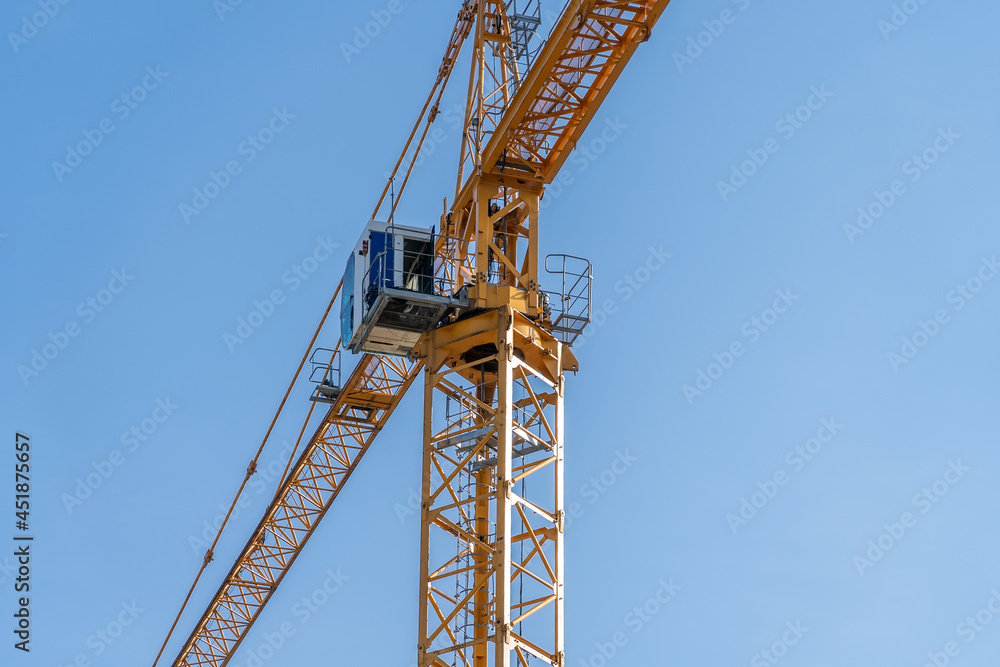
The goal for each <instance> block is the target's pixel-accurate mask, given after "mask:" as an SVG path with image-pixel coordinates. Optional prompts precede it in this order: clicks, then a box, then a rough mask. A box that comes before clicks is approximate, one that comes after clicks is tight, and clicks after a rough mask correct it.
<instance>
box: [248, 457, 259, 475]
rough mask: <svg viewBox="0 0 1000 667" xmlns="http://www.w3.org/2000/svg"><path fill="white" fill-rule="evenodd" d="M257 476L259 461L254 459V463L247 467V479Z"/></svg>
mask: <svg viewBox="0 0 1000 667" xmlns="http://www.w3.org/2000/svg"><path fill="white" fill-rule="evenodd" d="M256 474H257V459H254V460H253V461H251V462H250V465H248V466H247V478H248V479H249V478H250V477H251V476H252V475H256Z"/></svg>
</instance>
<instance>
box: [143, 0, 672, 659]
mask: <svg viewBox="0 0 1000 667" xmlns="http://www.w3.org/2000/svg"><path fill="white" fill-rule="evenodd" d="M668 1H669V0H635V1H632V2H627V1H616V0H570V1H569V2H568V3H567V6H566V8H565V9H564V11H563V12H562V14H561V15H560V17H559V19H558V21H557V23H556V25H555V26H554V28H553V29H552V32H551V34H550V36H549V38H548V39H547V40H546V42H545V43H544V45H543V46H540V48H537V49H535V50H534V51H532V48H531V46H530V39H531V38H530V35H527V34H526V32H525V31H526V30H530V28H531V27H532V26H537V24H538V20H537V10H536V13H535V14H534V15H532V14H530V13H527V14H526V13H519V12H517V11H516V8H515V3H514V2H511V1H510V0H506V1H505V0H465V1H464V2H463V5H462V7H461V9H460V11H459V15H458V19H457V21H456V25H455V28H454V30H453V33H452V37H451V39H450V41H449V45H448V49H447V51H446V55H445V57H444V59H443V61H442V65H441V68H440V69H439V72H438V77H437V80H436V81H435V84H434V87H433V89H432V91H431V94H430V95H429V96H428V98H427V102H426V103H425V104H424V107H423V110H422V111H421V114H420V117H419V118H418V121H417V125H416V126H415V127H414V129H413V132H412V133H411V134H410V136H409V138H408V140H407V142H406V145H405V147H404V150H403V154H402V155H401V156H400V159H399V161H398V162H397V164H396V169H395V170H394V172H393V174H394V175H395V174H396V172H397V171H398V170H399V168H400V166H401V165H402V164H403V161H404V157H405V156H406V154H407V153H408V152H409V153H410V154H415V153H416V152H418V151H419V149H420V146H421V144H422V142H423V139H424V137H426V135H427V131H428V129H429V127H430V126H431V124H432V123H433V122H434V119H435V118H436V116H437V110H438V102H439V101H440V99H441V96H442V94H443V91H444V88H445V86H446V85H447V83H448V81H449V79H450V77H451V75H452V73H453V71H454V67H455V64H456V62H457V60H458V57H459V54H460V52H461V51H462V46H463V44H464V43H465V42H466V41H469V39H470V38H471V42H472V57H471V71H470V76H469V86H468V98H467V104H466V113H465V118H464V128H463V134H462V147H461V152H460V157H459V170H458V181H457V185H456V195H455V199H454V201H453V202H452V205H451V206H450V207H448V206H447V204H446V207H445V209H446V210H445V213H444V214H443V215H442V218H441V221H440V226H439V227H438V229H439V230H440V232H439V233H437V234H435V235H434V244H433V255H434V261H433V272H434V278H435V281H436V284H439V285H448V286H449V290H451V291H453V292H454V293H456V294H462V295H463V297H462V298H463V299H465V301H464V302H463V303H465V304H466V306H465V307H464V308H461V309H455V310H454V311H452V312H451V313H450V314H449V315H448V317H447V318H446V320H445V321H444V322H443V323H441V324H440V325H439V326H436V327H434V328H431V329H430V330H428V331H426V332H424V333H423V334H422V335H421V336H420V337H419V340H418V342H417V343H416V344H415V346H414V347H413V349H412V351H411V353H410V354H409V356H408V358H403V357H390V356H385V355H380V354H370V353H366V354H363V355H362V357H361V359H360V361H359V363H358V365H357V367H356V368H355V369H354V371H353V372H352V373H351V374H350V376H349V378H348V379H347V380H346V382H344V383H343V384H342V386H340V385H338V386H337V387H336V391H335V392H332V393H327V394H325V396H326V400H325V402H324V403H323V404H324V405H325V404H327V403H328V404H329V406H330V407H329V408H328V409H327V411H326V413H325V415H324V416H323V417H322V419H321V421H320V424H319V426H318V427H317V428H315V430H314V431H313V435H312V436H311V437H310V438H309V439H308V441H307V442H306V444H305V446H304V448H303V450H302V452H301V455H300V456H299V458H298V459H297V461H295V463H294V465H291V466H290V469H289V471H288V473H287V474H286V475H285V476H284V478H283V480H282V482H281V484H280V485H279V488H278V490H277V492H276V494H275V498H274V500H273V502H272V503H271V504H270V505H269V507H268V509H267V511H266V513H265V515H264V517H263V518H262V519H261V521H260V523H259V524H258V526H257V528H256V530H255V531H254V533H253V535H252V536H251V537H250V539H249V540H248V542H247V544H246V546H245V547H244V549H243V551H242V552H241V554H240V556H239V557H238V558H237V560H236V562H235V563H234V564H233V566H232V568H231V569H230V571H229V573H228V574H227V576H226V578H225V579H224V581H223V583H222V584H221V586H220V587H219V589H218V592H217V593H216V594H215V596H214V598H213V600H212V601H211V603H210V604H209V606H208V608H207V609H206V611H205V612H204V614H203V615H202V617H201V619H200V620H199V622H198V624H197V625H196V626H195V628H194V630H193V631H192V633H191V635H190V636H189V637H188V639H187V641H186V642H185V644H184V646H183V648H182V650H181V651H180V653H179V655H178V656H177V658H176V659H175V660H174V662H173V665H174V666H175V667H185V666H187V667H193V666H195V665H199V666H202V665H204V666H209V665H210V666H213V667H219V666H222V665H225V664H227V663H228V662H229V660H230V658H231V657H232V655H233V653H234V652H235V651H236V649H237V648H238V647H239V645H240V643H241V642H242V641H243V639H244V638H245V637H246V635H247V633H248V632H249V630H250V628H251V626H252V625H253V623H254V621H256V619H257V617H258V616H259V614H260V613H261V611H262V610H263V608H264V606H265V605H266V603H267V601H268V600H269V598H270V597H271V594H272V593H273V592H274V590H275V589H276V588H277V586H278V585H279V584H280V582H281V580H282V578H283V577H284V576H285V574H286V573H287V571H288V569H289V568H290V567H291V565H292V563H293V562H294V561H295V558H296V557H297V555H298V554H299V553H300V552H301V550H302V548H303V547H304V545H305V543H306V542H307V541H308V539H309V537H310V536H311V535H312V534H313V532H314V531H315V529H316V526H317V525H318V523H319V521H320V520H321V519H322V518H323V516H324V515H325V513H326V511H327V510H328V509H329V508H330V506H331V504H332V503H333V501H334V500H335V499H336V497H337V495H338V493H339V491H340V489H341V488H342V486H343V484H344V483H345V482H346V481H347V479H348V478H349V477H350V476H351V474H352V472H353V471H354V470H355V469H356V467H357V465H358V463H359V462H360V460H361V459H362V457H363V455H364V453H365V452H366V451H367V449H368V447H369V446H371V444H372V442H373V441H374V440H375V438H376V437H377V435H378V433H379V432H380V431H381V429H382V427H383V426H384V424H385V423H386V421H387V420H388V419H389V417H390V416H391V414H392V412H393V411H394V409H395V408H396V406H397V405H398V404H399V401H400V400H401V399H402V397H403V395H405V393H406V391H407V389H408V388H409V387H410V386H411V385H412V384H413V383H414V381H415V380H416V378H417V377H419V376H421V375H422V376H423V385H424V429H423V458H422V477H421V479H422V482H421V489H422V491H421V495H422V502H421V542H420V553H419V557H420V584H419V585H420V601H421V605H420V610H419V636H418V665H419V667H445V666H450V667H455V666H457V665H464V666H466V667H510V666H512V665H513V666H518V667H525V666H528V665H536V664H537V665H541V664H550V665H557V666H560V667H561V666H563V665H565V664H566V657H565V652H564V643H565V636H564V604H565V601H564V561H565V552H564V519H565V512H564V505H563V503H564V488H563V484H564V482H563V476H564V469H563V466H564V409H563V400H564V389H565V374H566V372H567V371H573V372H575V371H576V370H578V363H577V360H576V358H575V357H574V355H573V353H572V350H571V348H570V346H569V344H568V343H571V342H572V340H573V339H574V338H575V337H576V336H578V335H579V334H580V332H581V331H582V330H583V327H584V326H585V325H586V323H587V321H589V315H586V316H585V315H582V314H580V313H579V312H578V311H574V304H577V303H579V302H580V301H581V300H582V299H584V298H585V297H586V298H589V264H588V265H587V266H586V268H585V269H582V270H581V271H580V272H577V273H574V272H573V271H571V270H568V269H567V263H566V262H567V260H566V259H565V257H563V258H561V259H560V260H559V261H557V262H556V264H559V266H557V267H556V271H555V273H556V274H557V276H558V277H559V278H560V279H561V280H562V281H563V283H564V284H565V283H566V282H567V276H568V277H569V281H568V282H569V284H570V288H569V289H562V290H561V291H559V292H554V293H546V292H544V291H543V290H542V286H541V279H540V271H541V269H542V265H541V264H540V261H539V248H538V230H539V202H540V199H541V197H542V194H543V192H544V188H545V186H546V185H547V184H549V183H551V182H552V180H553V179H554V178H555V176H556V175H557V173H558V172H559V169H560V168H561V167H562V165H563V163H564V162H565V160H566V159H567V158H568V156H569V154H570V152H571V151H572V150H573V148H574V147H575V145H576V142H577V141H578V140H579V138H580V137H581V136H582V134H583V132H584V131H585V130H586V128H587V126H588V124H589V123H590V121H591V120H592V119H593V117H594V115H595V113H596V112H597V110H598V108H599V106H600V104H601V103H602V102H603V100H604V98H605V97H606V96H607V94H608V92H609V91H610V89H611V87H612V86H613V84H614V82H615V81H616V80H617V78H618V76H619V75H620V74H621V72H622V71H623V69H624V68H625V66H626V64H627V63H628V61H629V59H630V58H631V56H632V54H633V53H634V52H635V50H636V48H637V47H638V45H639V44H640V43H641V42H643V41H645V40H646V39H648V37H649V34H650V32H651V30H652V27H653V26H654V25H655V23H656V21H657V19H658V18H659V17H660V15H661V14H662V13H663V11H664V10H665V9H666V6H667V3H668ZM528 4H529V5H531V4H532V3H528ZM536 6H537V3H536ZM532 61H533V62H532ZM421 124H424V125H423V131H422V133H421V132H420V127H421ZM418 135H419V138H417V137H418ZM412 165H413V161H412V160H411V161H410V167H409V169H408V171H407V172H406V174H405V177H404V178H403V181H402V185H401V187H400V190H399V193H398V194H399V195H401V194H402V191H403V190H404V189H405V187H406V184H407V182H408V180H409V176H410V173H411V171H412ZM388 191H389V185H388V184H387V186H386V189H385V190H384V191H383V193H382V196H381V198H380V199H379V202H378V204H377V205H376V209H375V216H377V215H378V213H379V211H380V210H381V208H382V206H383V203H384V202H385V198H386V195H387V193H388ZM398 201H399V200H398V197H397V198H395V199H394V200H393V202H392V208H391V210H390V213H389V220H390V221H391V220H392V218H393V212H394V211H395V208H396V206H397V205H398ZM375 216H373V217H375ZM560 262H561V264H560ZM546 268H551V267H546ZM550 272H551V271H550ZM581 285H583V286H585V288H586V290H587V292H588V293H587V295H581V294H580V293H578V292H574V290H573V286H577V287H579V286H581ZM340 289H343V290H350V289H352V286H351V285H349V284H347V283H346V282H345V283H342V285H341V288H338V291H339V290H340ZM334 299H336V295H335V296H334ZM586 305H587V308H588V309H589V303H588V304H586ZM588 313H589V310H588ZM321 328H322V324H321ZM343 344H344V345H345V346H346V345H347V341H343ZM337 347H338V348H339V347H340V346H339V344H338V346H337ZM327 370H328V371H329V369H327ZM321 388H322V387H321ZM318 404H319V403H317V404H316V405H318ZM314 407H315V405H314ZM279 412H280V409H279ZM310 415H311V411H310ZM308 424H309V417H307V419H306V425H308ZM305 428H306V427H305V426H304V427H303V430H304V432H305ZM253 468H254V466H253V465H252V466H251V468H250V469H248V471H247V478H249V476H250V475H252V474H253V472H254V470H253ZM212 558H213V554H212V552H211V550H210V551H209V553H208V554H206V559H205V565H206V566H207V564H208V563H209V562H210V561H211V559H212ZM202 569H203V571H204V566H203V568H202ZM199 577H200V575H199ZM196 583H197V580H196ZM189 597H190V596H189ZM182 611H183V608H182ZM175 625H176V623H175ZM168 639H169V635H168ZM165 645H166V642H165ZM161 653H162V650H161Z"/></svg>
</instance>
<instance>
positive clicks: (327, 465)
mask: <svg viewBox="0 0 1000 667" xmlns="http://www.w3.org/2000/svg"><path fill="white" fill-rule="evenodd" d="M420 368H421V364H419V363H416V364H415V363H413V362H409V361H406V360H404V359H399V358H393V357H382V356H376V355H365V356H364V357H362V359H361V361H360V363H359V364H358V366H357V368H355V370H354V372H353V373H352V374H351V376H350V378H349V379H348V380H347V382H346V383H345V384H344V386H343V388H342V390H341V394H340V396H339V397H338V399H337V401H336V402H335V403H334V404H333V405H332V406H331V407H330V410H329V412H328V413H327V415H326V417H325V418H324V419H323V422H322V424H321V425H320V426H319V428H318V429H317V430H316V432H315V434H314V435H313V436H312V438H311V439H310V441H309V443H308V444H307V446H306V447H305V449H304V450H303V452H302V455H301V457H300V458H299V460H298V462H297V463H296V465H295V467H294V469H293V470H292V472H291V474H290V475H288V476H287V478H286V480H285V481H284V483H283V484H282V485H281V487H280V488H279V490H278V493H277V495H276V497H275V500H274V501H273V502H272V503H271V504H270V506H269V507H268V510H267V513H266V514H265V515H264V518H263V519H261V521H260V523H259V524H258V526H257V528H256V530H254V532H253V535H252V536H251V537H250V539H249V540H248V541H247V543H246V546H245V547H244V548H243V551H242V553H241V554H240V556H239V558H237V559H236V562H235V563H234V564H233V567H232V569H231V570H230V571H229V574H227V575H226V578H225V580H224V581H223V583H222V585H221V586H220V587H219V590H218V592H217V593H216V594H215V597H214V598H213V600H212V602H211V603H210V604H209V606H208V609H207V610H206V611H205V613H204V615H203V616H202V617H201V620H200V621H199V622H198V625H197V626H196V627H195V629H194V631H193V632H192V633H191V636H190V637H189V638H188V640H187V642H186V643H185V644H184V648H183V649H182V650H181V652H180V654H179V655H178V656H177V659H176V660H175V661H174V663H173V664H174V665H175V666H176V667H183V666H188V667H193V666H195V665H199V666H206V667H207V666H211V667H221V666H222V665H225V664H226V663H227V662H229V659H230V658H231V657H232V655H233V653H234V652H235V651H236V649H237V647H238V646H239V645H240V642H242V641H243V638H244V637H245V636H246V634H247V632H248V631H249V629H250V627H251V626H252V625H253V623H254V621H256V620H257V616H258V615H259V614H260V613H261V611H262V610H263V609H264V605H266V604H267V601H268V600H269V599H270V597H271V595H272V594H273V593H274V590H275V589H276V588H277V587H278V584H280V583H281V580H282V579H283V578H284V576H285V574H286V573H287V572H288V570H289V568H291V566H292V563H294V562H295V559H296V557H298V555H299V553H300V552H301V551H302V548H303V547H304V546H305V544H306V542H308V540H309V538H310V537H311V536H312V534H313V531H315V529H316V526H317V525H319V522H320V520H321V519H322V518H323V516H324V515H325V514H326V512H327V510H329V509H330V505H331V504H332V503H333V501H334V500H335V499H336V498H337V495H338V494H339V493H340V490H341V489H342V488H343V485H344V484H345V483H346V482H347V480H348V479H349V478H350V476H351V474H352V473H353V472H354V470H355V469H356V467H357V465H358V463H359V462H360V461H361V458H362V457H363V456H364V455H365V452H367V451H368V448H369V447H370V446H371V444H372V442H373V441H374V440H375V437H376V436H377V435H378V434H379V432H380V431H381V430H382V427H383V426H385V423H386V421H387V420H388V419H389V416H390V415H391V414H392V412H393V410H394V409H395V408H396V406H397V405H399V401H400V400H401V399H402V398H403V395H404V394H405V393H406V390H407V389H408V388H409V386H410V384H411V383H412V382H413V380H414V378H416V377H417V375H418V373H419V371H420Z"/></svg>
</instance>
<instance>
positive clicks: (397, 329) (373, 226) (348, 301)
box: [340, 220, 466, 356]
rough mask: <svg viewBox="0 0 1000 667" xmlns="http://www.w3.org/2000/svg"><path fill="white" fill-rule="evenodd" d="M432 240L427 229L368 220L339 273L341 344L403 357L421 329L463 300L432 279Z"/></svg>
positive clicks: (407, 353)
mask: <svg viewBox="0 0 1000 667" xmlns="http://www.w3.org/2000/svg"><path fill="white" fill-rule="evenodd" d="M434 245H435V235H434V230H433V228H430V229H423V228H420V227H404V226H402V225H396V224H389V223H385V222H378V221H377V220H373V221H371V222H370V223H368V226H367V227H366V228H365V231H364V233H363V234H362V235H361V238H360V239H359V240H358V244H357V246H355V248H354V251H353V252H352V253H351V255H350V257H348V259H347V269H346V270H345V272H344V287H343V293H342V295H341V306H340V326H341V336H342V339H343V343H344V347H346V348H348V349H349V350H351V351H352V352H371V353H375V354H391V355H397V356H407V355H409V353H410V352H411V351H412V350H413V347H414V346H415V345H416V343H417V340H418V339H419V338H420V335H421V334H422V333H424V332H425V331H429V330H430V329H433V328H435V327H436V326H437V325H438V324H439V323H440V322H441V320H442V318H443V317H444V316H445V315H446V314H447V313H448V312H449V311H450V310H452V309H453V308H456V307H460V306H463V305H465V303H466V300H465V299H463V298H459V296H458V295H455V294H451V290H450V289H448V288H447V287H446V286H445V285H443V284H442V283H441V281H435V278H434V260H435V255H434Z"/></svg>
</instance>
